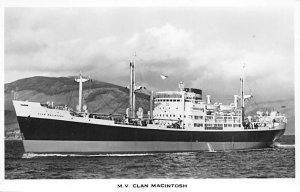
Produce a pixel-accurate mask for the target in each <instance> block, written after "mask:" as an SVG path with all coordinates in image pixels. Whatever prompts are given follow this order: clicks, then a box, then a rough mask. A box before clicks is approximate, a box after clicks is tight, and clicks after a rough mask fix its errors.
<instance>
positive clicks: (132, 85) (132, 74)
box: [129, 60, 135, 118]
mask: <svg viewBox="0 0 300 192" xmlns="http://www.w3.org/2000/svg"><path fill="white" fill-rule="evenodd" d="M134 66H135V60H131V61H130V87H129V89H130V91H129V100H130V111H129V116H130V118H134V117H135V94H134V91H135V71H134Z"/></svg>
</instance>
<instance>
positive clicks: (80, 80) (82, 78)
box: [75, 72, 89, 112]
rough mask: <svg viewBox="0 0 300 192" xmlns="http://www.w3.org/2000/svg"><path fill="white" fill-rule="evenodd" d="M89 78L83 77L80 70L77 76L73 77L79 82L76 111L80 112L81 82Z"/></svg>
mask: <svg viewBox="0 0 300 192" xmlns="http://www.w3.org/2000/svg"><path fill="white" fill-rule="evenodd" d="M88 80H89V78H87V77H83V76H82V75H81V72H80V74H79V77H77V78H75V81H76V82H78V83H79V94H78V108H77V110H78V112H82V83H84V82H87V81H88Z"/></svg>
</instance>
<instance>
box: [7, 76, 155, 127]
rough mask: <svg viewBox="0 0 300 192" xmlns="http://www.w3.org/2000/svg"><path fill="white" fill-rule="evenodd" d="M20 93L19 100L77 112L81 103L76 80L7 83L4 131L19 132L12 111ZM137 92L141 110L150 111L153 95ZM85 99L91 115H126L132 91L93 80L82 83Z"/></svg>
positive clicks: (40, 78) (59, 79)
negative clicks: (50, 103) (59, 106)
mask: <svg viewBox="0 0 300 192" xmlns="http://www.w3.org/2000/svg"><path fill="white" fill-rule="evenodd" d="M16 90H17V93H16V94H17V99H18V100H28V101H34V102H41V103H46V102H47V101H54V103H55V104H58V105H59V104H67V105H68V106H70V107H71V108H73V109H75V108H76V105H77V104H78V83H76V82H75V81H74V77H57V78H56V77H39V76H38V77H31V78H26V79H20V80H17V81H14V82H12V83H7V84H5V89H4V93H5V130H6V132H12V131H18V129H19V128H18V124H17V120H16V114H15V110H14V108H13V104H12V99H13V93H14V91H16ZM143 92H144V93H137V94H136V95H137V96H136V107H137V109H138V108H139V107H142V108H143V109H144V113H147V111H148V110H149V99H150V96H149V95H148V94H145V92H147V90H143ZM83 98H84V99H83V100H84V104H85V105H87V107H88V110H89V112H95V113H112V114H113V113H125V111H126V108H128V107H129V106H128V105H129V90H128V89H127V88H125V87H122V86H118V85H114V84H110V83H106V82H101V81H91V82H87V83H85V84H83Z"/></svg>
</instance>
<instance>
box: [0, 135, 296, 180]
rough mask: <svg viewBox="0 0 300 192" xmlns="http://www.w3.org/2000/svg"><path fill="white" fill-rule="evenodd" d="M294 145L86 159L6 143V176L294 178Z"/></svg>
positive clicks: (283, 143) (289, 142) (290, 139)
mask: <svg viewBox="0 0 300 192" xmlns="http://www.w3.org/2000/svg"><path fill="white" fill-rule="evenodd" d="M294 143H295V138H294V136H284V137H283V138H282V139H281V140H280V141H279V142H278V143H277V144H276V146H275V147H274V148H268V149H261V150H248V151H231V152H191V153H159V154H135V155H133V154H127V155H126V154H122V155H121V154H119V155H118V154H116V155H91V156H83V155H75V154H74V155H60V154H54V155H47V154H40V155H37V154H25V155H24V154H23V153H24V150H23V145H22V141H5V178H6V179H88V178H90V179H93V178H97V179H110V178H116V179H117V178H130V179H140V178H170V179H171V178H295V145H294Z"/></svg>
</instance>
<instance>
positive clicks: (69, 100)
mask: <svg viewBox="0 0 300 192" xmlns="http://www.w3.org/2000/svg"><path fill="white" fill-rule="evenodd" d="M74 84H75V81H73V83H72V89H71V94H70V97H69V99H68V104H67V105H68V106H70V103H71V100H72V98H73V91H74Z"/></svg>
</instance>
